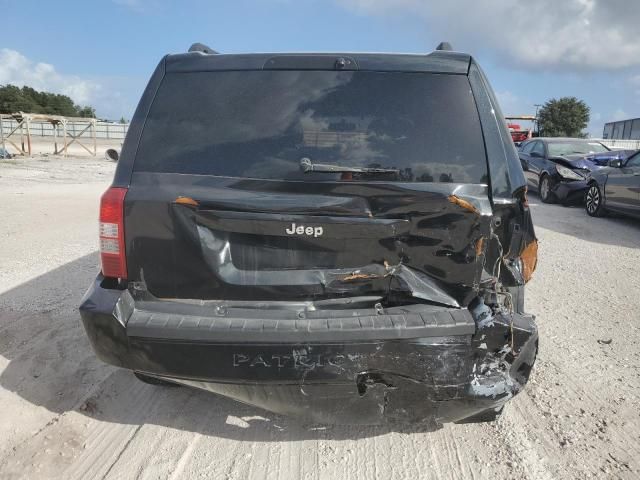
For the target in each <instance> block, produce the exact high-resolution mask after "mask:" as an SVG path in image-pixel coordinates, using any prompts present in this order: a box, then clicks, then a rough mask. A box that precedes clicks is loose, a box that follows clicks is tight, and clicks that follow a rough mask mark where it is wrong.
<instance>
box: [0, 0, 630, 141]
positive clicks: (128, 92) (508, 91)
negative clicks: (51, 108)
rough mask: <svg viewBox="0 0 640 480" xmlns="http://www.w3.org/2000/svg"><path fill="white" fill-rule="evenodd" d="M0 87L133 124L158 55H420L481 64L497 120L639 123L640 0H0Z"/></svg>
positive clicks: (596, 129) (597, 126)
mask: <svg viewBox="0 0 640 480" xmlns="http://www.w3.org/2000/svg"><path fill="white" fill-rule="evenodd" d="M0 12H2V15H0V18H2V36H1V37H0V85H5V84H14V85H18V86H22V85H29V86H31V87H34V88H36V89H39V90H47V91H52V92H56V93H63V94H66V95H69V96H70V97H71V98H73V100H74V101H75V102H76V103H78V104H81V105H92V106H94V107H95V108H96V111H97V114H98V116H99V117H101V118H108V119H115V120H117V119H120V117H125V118H127V119H129V118H131V116H132V114H133V111H134V110H135V107H136V104H137V102H138V99H139V98H140V95H141V94H142V91H143V89H144V87H145V85H146V82H147V81H148V79H149V76H150V75H151V73H152V72H153V70H154V68H155V66H156V65H157V63H158V62H159V61H160V59H161V58H162V57H163V56H164V55H165V54H167V53H179V52H184V51H186V50H187V49H188V48H189V45H191V44H192V43H194V42H202V43H205V44H207V45H209V46H210V47H211V48H213V49H215V50H218V51H220V52H223V53H241V52H242V53H244V52H292V51H297V52H307V51H321V52H407V53H428V52H430V51H431V50H433V49H434V48H435V46H436V45H437V44H438V43H439V42H441V41H448V42H450V43H451V44H452V45H453V47H454V49H455V50H457V51H462V52H467V53H471V54H472V55H474V57H476V58H477V60H478V61H479V63H480V65H481V66H482V67H483V69H484V70H485V72H486V73H487V76H488V77H489V80H490V81H491V83H492V85H493V88H494V90H495V91H496V93H497V95H498V98H499V100H500V103H501V106H502V109H503V111H504V113H505V114H506V115H525V114H534V113H535V106H534V105H535V104H543V103H544V102H546V101H548V100H549V99H552V98H558V97H562V96H575V97H578V98H579V99H582V100H584V101H585V102H586V103H587V105H589V107H590V108H591V122H590V124H589V127H588V131H589V133H590V134H591V135H592V136H601V135H602V128H603V125H604V123H605V122H608V121H612V120H620V119H624V118H631V117H640V34H638V30H637V25H640V1H637V0H528V1H527V2H519V1H514V0H438V1H431V0H422V1H420V0H229V1H214V0H211V1H204V0H183V1H168V0H167V1H163V0H93V1H86V0H83V1H75V0H58V1H56V2H44V1H36V0H20V1H17V0H0Z"/></svg>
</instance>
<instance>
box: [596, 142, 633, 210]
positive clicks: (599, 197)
mask: <svg viewBox="0 0 640 480" xmlns="http://www.w3.org/2000/svg"><path fill="white" fill-rule="evenodd" d="M587 182H588V185H589V187H588V190H587V194H586V195H585V209H586V210H587V213H588V214H589V215H591V216H592V217H602V216H603V215H605V214H606V213H607V212H608V211H609V210H610V211H613V212H616V213H621V214H623V215H630V216H633V217H638V218H640V152H637V153H635V154H634V155H632V156H631V157H629V158H627V159H624V160H618V159H614V160H611V161H610V162H609V166H608V167H606V168H600V169H598V170H595V171H594V172H592V173H591V175H590V177H589V178H588V179H587Z"/></svg>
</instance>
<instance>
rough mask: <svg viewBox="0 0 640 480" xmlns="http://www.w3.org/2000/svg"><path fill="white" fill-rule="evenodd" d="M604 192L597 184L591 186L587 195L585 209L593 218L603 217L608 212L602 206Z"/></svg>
mask: <svg viewBox="0 0 640 480" xmlns="http://www.w3.org/2000/svg"><path fill="white" fill-rule="evenodd" d="M602 200H603V199H602V190H600V187H599V186H598V184H597V183H592V184H591V185H589V188H588V190H587V193H586V194H585V196H584V208H585V210H586V211H587V214H588V215H589V216H591V217H602V216H604V215H605V213H606V210H605V209H604V206H603V205H602V203H603V202H602Z"/></svg>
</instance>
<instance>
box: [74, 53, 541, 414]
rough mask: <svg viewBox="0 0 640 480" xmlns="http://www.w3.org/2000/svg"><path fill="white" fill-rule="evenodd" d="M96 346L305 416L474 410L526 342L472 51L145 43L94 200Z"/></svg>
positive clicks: (522, 271) (512, 197)
mask: <svg viewBox="0 0 640 480" xmlns="http://www.w3.org/2000/svg"><path fill="white" fill-rule="evenodd" d="M100 251H101V260H102V271H101V273H100V274H99V275H98V277H97V278H96V280H95V282H94V283H93V284H92V285H91V287H90V288H89V291H88V292H87V294H86V296H85V298H84V299H83V301H82V305H81V306H80V314H81V316H82V322H83V324H84V327H85V329H86V331H87V334H88V336H89V339H90V341H91V343H92V345H93V348H94V349H95V352H96V353H97V355H98V356H99V357H100V358H101V359H102V360H104V361H105V362H108V363H110V364H113V365H116V366H119V367H123V368H127V369H130V370H132V371H134V372H135V373H136V375H137V376H138V377H139V378H141V379H142V380H144V381H147V382H153V383H163V382H171V383H177V384H183V385H190V386H194V387H199V388H203V389H207V390H210V391H212V392H215V393H218V394H221V395H225V396H227V397H231V398H234V399H236V400H239V401H241V402H245V403H249V404H252V405H256V406H259V407H262V408H265V409H267V410H270V411H273V412H277V413H284V414H291V415H297V416H300V417H303V418H304V419H305V420H307V421H312V422H319V423H363V424H375V423H382V422H395V421H398V422H417V421H421V422H425V423H431V424H434V425H439V424H440V423H442V422H462V421H467V422H469V421H483V420H490V419H493V418H495V416H496V415H497V414H498V413H500V411H501V410H502V407H503V405H504V404H505V403H506V402H507V400H509V399H510V398H511V397H513V396H514V395H515V394H516V393H517V392H518V391H520V390H521V388H522V387H523V385H524V384H525V383H526V381H527V379H528V376H529V373H530V371H531V368H532V366H533V364H534V361H535V356H536V352H537V330H536V326H535V323H534V319H533V316H531V315H528V314H526V313H524V311H523V304H524V294H523V289H524V284H525V283H526V282H527V281H528V280H529V278H530V277H531V275H532V273H533V270H534V269H535V264H536V259H537V242H536V238H535V234H534V230H533V226H532V222H531V216H530V212H529V208H528V205H527V198H526V183H525V178H524V176H523V172H522V167H521V165H520V161H519V159H518V155H517V153H516V150H515V148H514V146H513V143H512V141H511V138H510V136H509V132H508V131H507V128H506V124H505V121H504V118H503V116H502V114H501V112H500V108H499V106H498V104H497V102H496V99H495V96H494V94H493V92H492V90H491V88H490V86H489V83H488V82H487V79H486V78H485V76H484V74H483V72H482V70H481V69H480V68H479V67H478V65H477V64H476V62H475V61H474V59H473V58H471V57H470V56H469V55H466V54H462V53H455V52H452V51H449V50H448V49H446V47H445V48H439V49H438V50H436V51H434V52H433V53H430V54H427V55H399V54H247V55H245V54H242V55H220V54H217V53H216V52H213V51H212V50H210V49H208V48H205V47H204V46H202V45H197V46H195V47H194V48H192V49H190V51H189V53H185V54H178V55H168V56H166V57H165V58H163V59H162V61H161V62H160V64H159V65H158V67H157V69H156V71H155V72H154V74H153V76H152V77H151V80H150V82H149V84H148V86H147V88H146V90H145V92H144V94H143V96H142V99H141V100H140V104H139V105H138V108H137V110H136V113H135V115H134V117H133V121H132V122H131V126H130V129H129V132H128V133H127V137H126V140H125V142H124V145H123V149H122V153H121V156H120V160H119V163H118V166H117V170H116V173H115V178H114V181H113V185H112V186H111V188H109V189H108V190H107V192H106V193H105V194H104V196H103V197H102V203H101V208H100Z"/></svg>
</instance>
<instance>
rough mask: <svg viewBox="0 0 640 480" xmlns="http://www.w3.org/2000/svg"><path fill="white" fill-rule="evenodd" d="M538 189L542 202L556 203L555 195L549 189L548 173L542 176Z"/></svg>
mask: <svg viewBox="0 0 640 480" xmlns="http://www.w3.org/2000/svg"><path fill="white" fill-rule="evenodd" d="M538 191H539V192H540V200H542V203H556V196H555V194H554V193H553V192H552V191H551V179H550V178H549V175H543V176H542V178H541V179H540V185H539V187H538Z"/></svg>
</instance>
